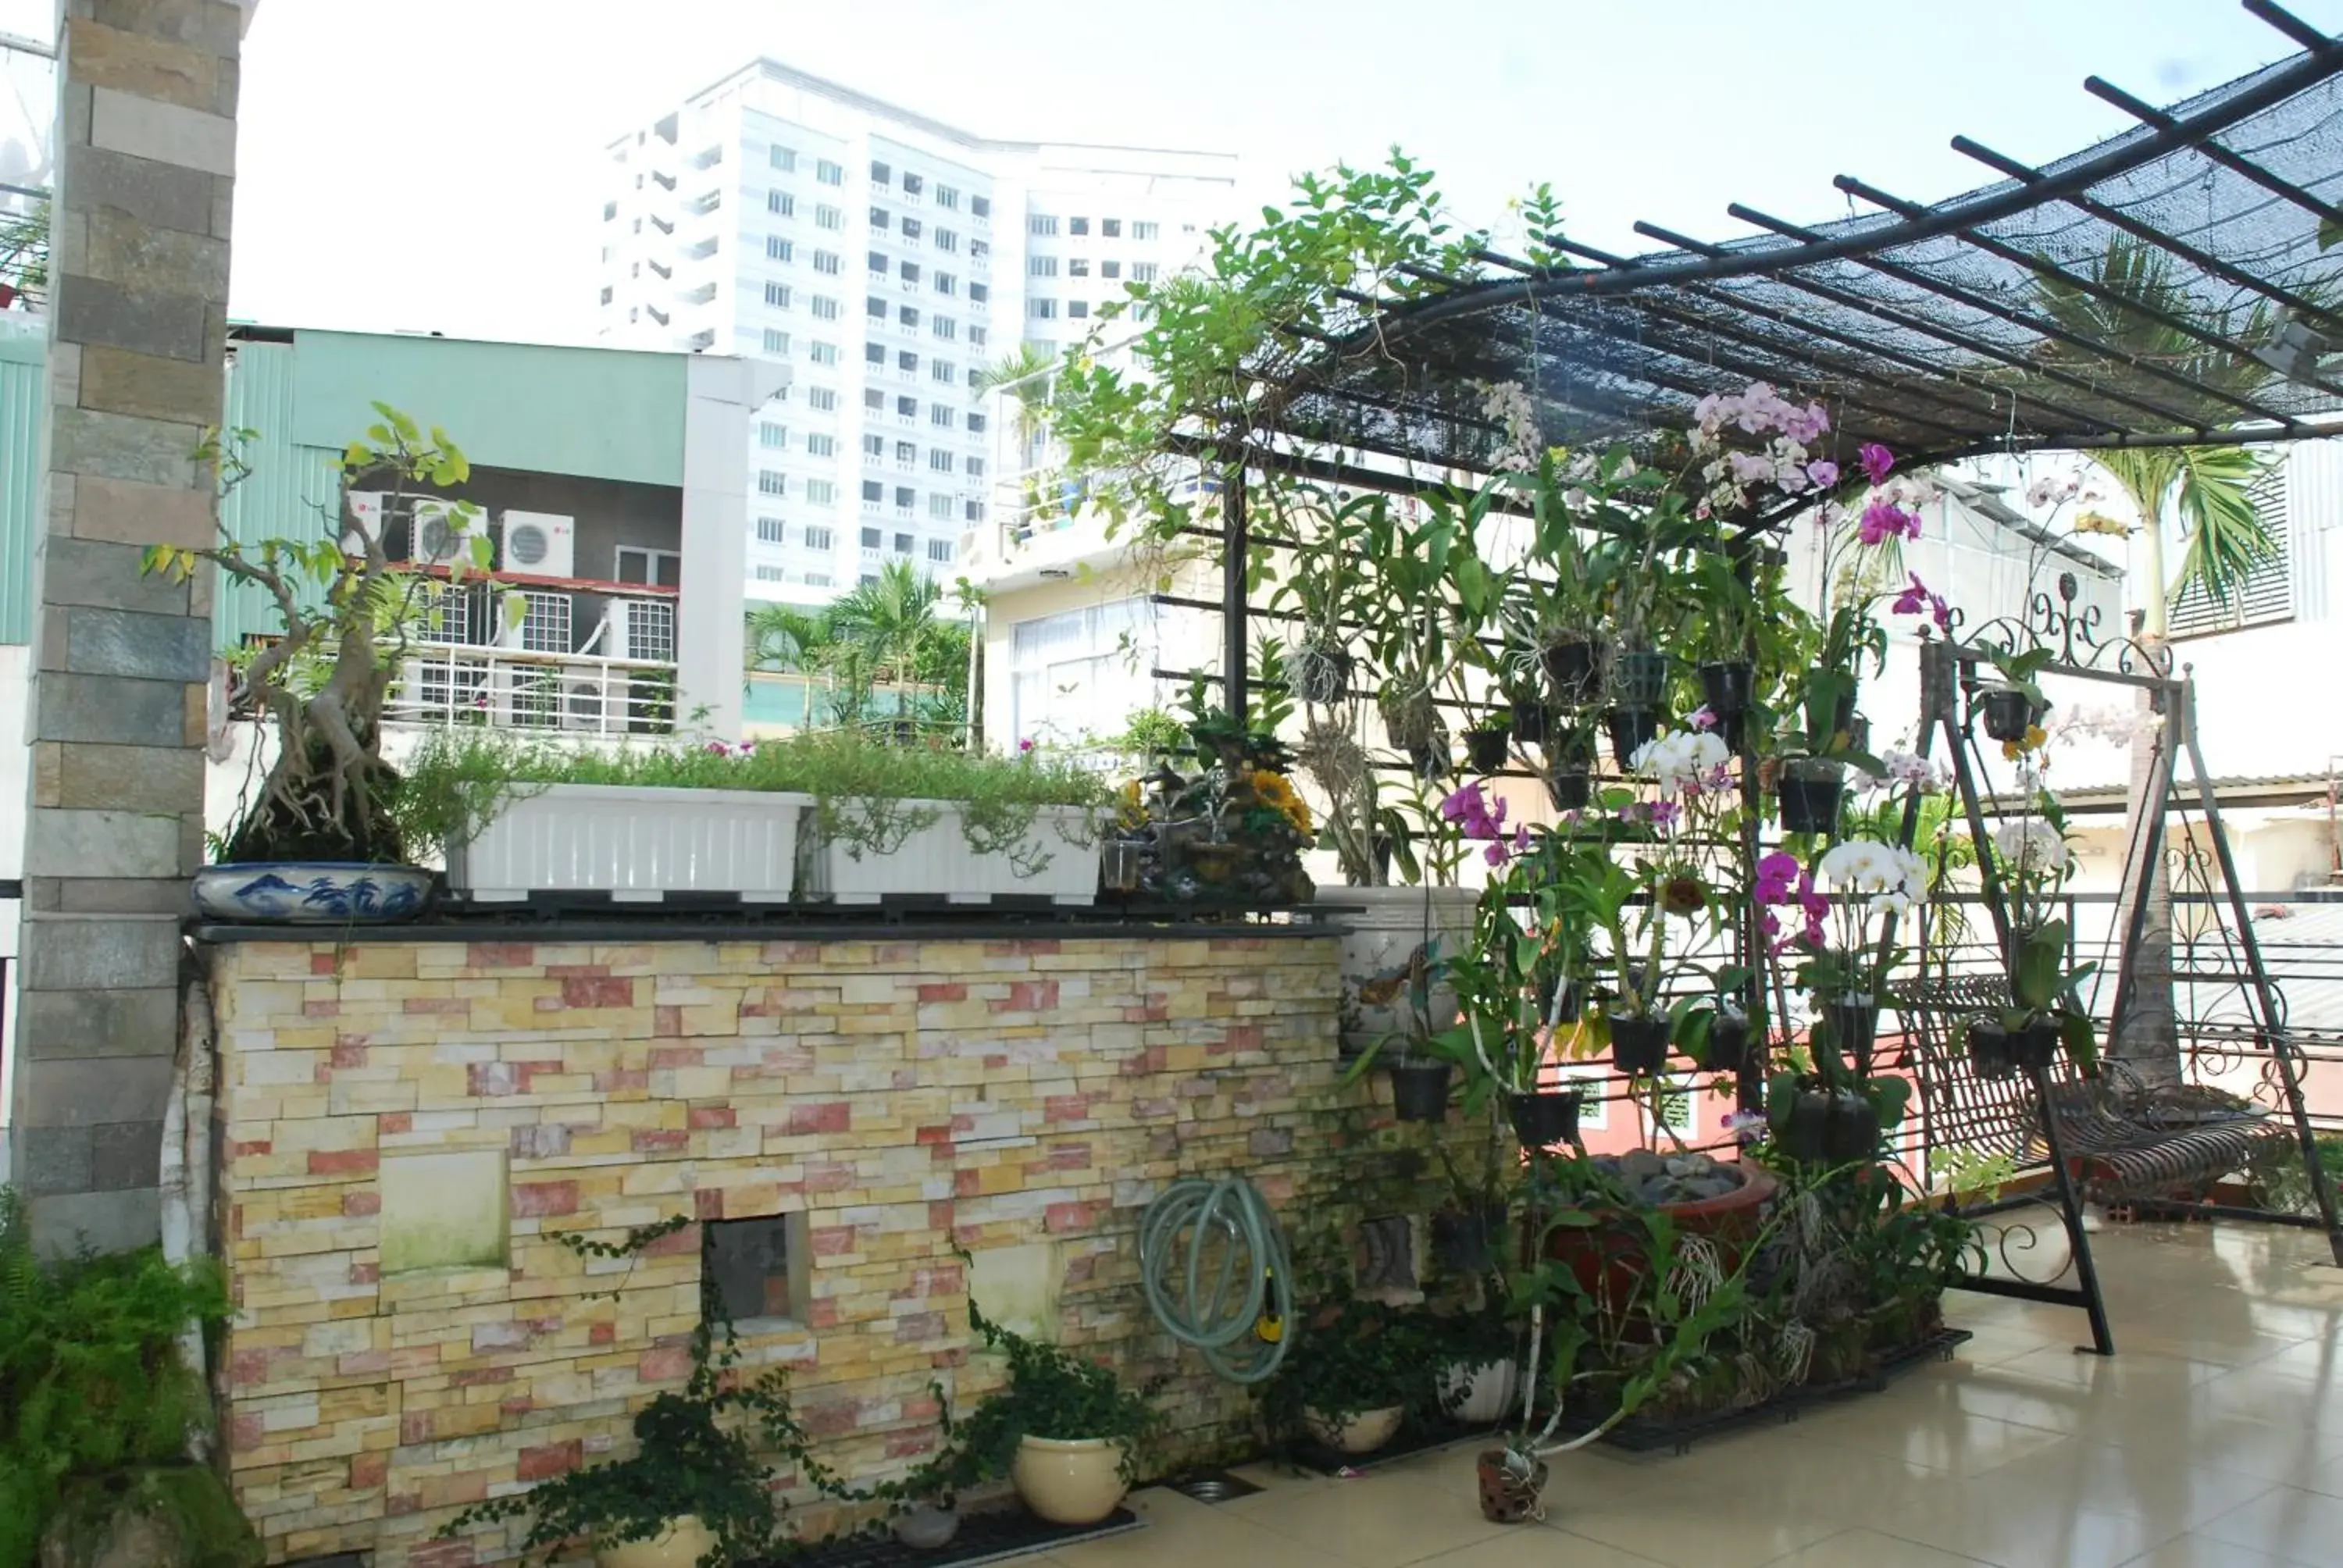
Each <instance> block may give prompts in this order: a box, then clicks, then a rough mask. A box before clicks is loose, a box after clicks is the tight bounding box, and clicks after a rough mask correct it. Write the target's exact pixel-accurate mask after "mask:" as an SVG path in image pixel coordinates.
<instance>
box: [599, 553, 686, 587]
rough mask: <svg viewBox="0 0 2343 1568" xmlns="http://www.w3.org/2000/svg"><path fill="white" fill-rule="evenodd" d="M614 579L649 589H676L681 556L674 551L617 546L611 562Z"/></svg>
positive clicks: (681, 573)
mask: <svg viewBox="0 0 2343 1568" xmlns="http://www.w3.org/2000/svg"><path fill="white" fill-rule="evenodd" d="M611 571H612V573H613V574H614V580H616V581H618V582H622V583H641V584H643V585H644V586H646V587H648V588H677V587H679V586H681V584H682V582H683V557H682V556H680V555H679V554H678V553H676V552H675V551H674V550H652V549H645V548H642V547H640V546H639V545H620V546H619V547H618V549H617V550H616V551H615V552H614V559H613V561H612V563H611Z"/></svg>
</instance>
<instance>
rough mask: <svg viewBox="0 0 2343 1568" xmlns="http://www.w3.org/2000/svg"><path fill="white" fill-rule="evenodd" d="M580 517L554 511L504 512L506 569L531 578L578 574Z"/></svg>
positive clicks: (561, 576)
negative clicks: (578, 518)
mask: <svg viewBox="0 0 2343 1568" xmlns="http://www.w3.org/2000/svg"><path fill="white" fill-rule="evenodd" d="M577 566H578V520H577V519H576V518H565V517H562V516H559V515H558V514H557V513H553V512H522V511H514V510H511V509H509V508H508V509H507V511H506V512H505V560H504V569H505V570H507V571H508V572H520V573H522V574H524V575H526V576H528V577H538V578H567V577H575V576H576V575H577Z"/></svg>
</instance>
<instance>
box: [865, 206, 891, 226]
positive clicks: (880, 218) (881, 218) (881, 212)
mask: <svg viewBox="0 0 2343 1568" xmlns="http://www.w3.org/2000/svg"><path fill="white" fill-rule="evenodd" d="M894 221H895V219H894V217H893V216H892V215H891V214H890V213H889V212H888V211H887V209H886V208H885V207H883V206H874V207H872V208H871V209H870V226H871V227H872V228H878V229H883V228H885V227H886V226H888V225H889V224H890V223H892V222H894Z"/></svg>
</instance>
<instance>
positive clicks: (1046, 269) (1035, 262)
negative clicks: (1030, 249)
mask: <svg viewBox="0 0 2343 1568" xmlns="http://www.w3.org/2000/svg"><path fill="white" fill-rule="evenodd" d="M1025 272H1026V276H1029V277H1055V276H1058V258H1057V257H1056V256H1028V257H1027V258H1026V261H1025Z"/></svg>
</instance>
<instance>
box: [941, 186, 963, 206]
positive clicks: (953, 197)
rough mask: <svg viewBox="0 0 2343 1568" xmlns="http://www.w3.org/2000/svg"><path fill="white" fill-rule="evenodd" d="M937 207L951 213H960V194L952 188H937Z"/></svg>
mask: <svg viewBox="0 0 2343 1568" xmlns="http://www.w3.org/2000/svg"><path fill="white" fill-rule="evenodd" d="M936 205H937V206H940V207H944V208H946V209H948V210H950V211H958V210H959V208H960V192H958V191H956V190H954V189H952V187H951V186H937V187H936Z"/></svg>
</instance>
